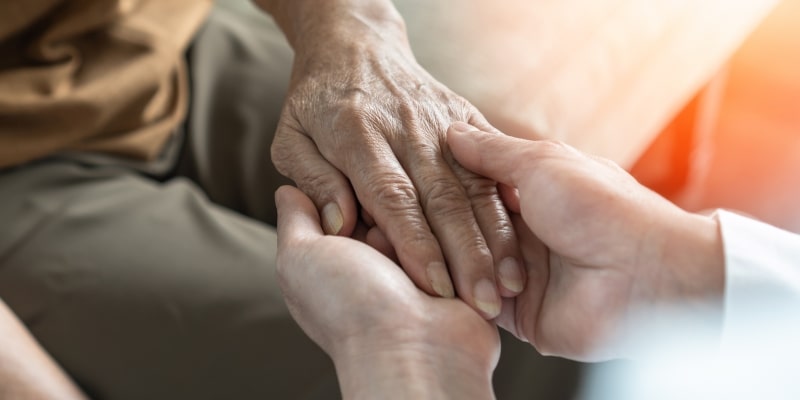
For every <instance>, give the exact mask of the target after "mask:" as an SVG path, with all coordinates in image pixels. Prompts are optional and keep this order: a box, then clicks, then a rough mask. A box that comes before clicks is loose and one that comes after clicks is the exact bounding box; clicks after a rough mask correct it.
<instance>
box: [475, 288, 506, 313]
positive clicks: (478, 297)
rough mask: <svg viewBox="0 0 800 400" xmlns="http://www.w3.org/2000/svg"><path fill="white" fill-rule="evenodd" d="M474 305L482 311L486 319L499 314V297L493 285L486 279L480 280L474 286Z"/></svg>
mask: <svg viewBox="0 0 800 400" xmlns="http://www.w3.org/2000/svg"><path fill="white" fill-rule="evenodd" d="M474 295H475V305H476V306H478V308H479V309H480V310H481V311H483V313H484V314H486V316H487V317H488V318H494V317H496V316H497V315H498V314H500V297H499V296H498V295H497V289H496V288H495V286H494V283H492V281H490V280H488V279H481V280H480V281H478V283H477V284H475V293H474Z"/></svg>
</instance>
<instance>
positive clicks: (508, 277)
mask: <svg viewBox="0 0 800 400" xmlns="http://www.w3.org/2000/svg"><path fill="white" fill-rule="evenodd" d="M497 277H498V278H499V279H500V284H501V285H503V287H504V288H506V289H508V290H510V291H512V292H514V293H519V292H522V289H524V288H525V282H523V281H522V271H520V265H519V262H517V259H516V258H514V257H506V258H504V259H503V261H500V264H499V265H498V266H497Z"/></svg>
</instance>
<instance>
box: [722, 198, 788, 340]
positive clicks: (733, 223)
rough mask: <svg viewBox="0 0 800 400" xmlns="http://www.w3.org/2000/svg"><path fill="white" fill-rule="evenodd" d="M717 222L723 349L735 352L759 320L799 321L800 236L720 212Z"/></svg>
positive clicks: (739, 216)
mask: <svg viewBox="0 0 800 400" xmlns="http://www.w3.org/2000/svg"><path fill="white" fill-rule="evenodd" d="M716 218H717V219H718V221H719V223H720V230H721V233H722V240H723V247H724V252H725V299H724V307H725V311H724V312H725V315H724V326H723V336H722V343H721V345H722V350H723V352H725V351H736V349H734V348H730V347H731V346H735V345H734V343H740V340H739V339H741V336H742V335H748V334H752V333H753V332H752V331H753V329H754V328H756V327H757V326H758V324H759V322H763V321H773V322H774V321H775V320H784V322H789V321H786V319H798V318H800V309H799V308H798V306H800V235H795V234H792V233H790V232H787V231H784V230H781V229H778V228H776V227H774V226H771V225H768V224H765V223H763V222H759V221H755V220H752V219H749V218H746V217H743V216H741V215H738V214H734V213H731V212H728V211H724V210H718V211H717V212H716ZM768 325H769V324H768ZM765 328H766V326H765Z"/></svg>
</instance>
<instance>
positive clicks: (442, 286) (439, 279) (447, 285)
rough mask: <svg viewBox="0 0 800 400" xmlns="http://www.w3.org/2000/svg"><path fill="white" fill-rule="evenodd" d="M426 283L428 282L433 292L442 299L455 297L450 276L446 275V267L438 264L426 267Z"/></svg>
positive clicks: (433, 263) (434, 263)
mask: <svg viewBox="0 0 800 400" xmlns="http://www.w3.org/2000/svg"><path fill="white" fill-rule="evenodd" d="M426 272H427V274H428V281H430V283H431V286H432V287H433V291H434V292H436V294H438V295H439V296H442V297H444V298H448V299H449V298H453V297H456V293H455V290H454V289H453V283H452V282H451V281H450V274H448V273H447V266H446V265H444V264H443V263H440V262H432V263H430V265H428V270H427V271H426Z"/></svg>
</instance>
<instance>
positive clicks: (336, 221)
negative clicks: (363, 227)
mask: <svg viewBox="0 0 800 400" xmlns="http://www.w3.org/2000/svg"><path fill="white" fill-rule="evenodd" d="M342 226H344V216H342V210H340V209H339V205H338V204H336V203H328V204H326V205H325V207H323V208H322V229H323V230H324V231H325V233H328V234H331V235H336V234H338V233H339V231H341V230H342Z"/></svg>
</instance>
